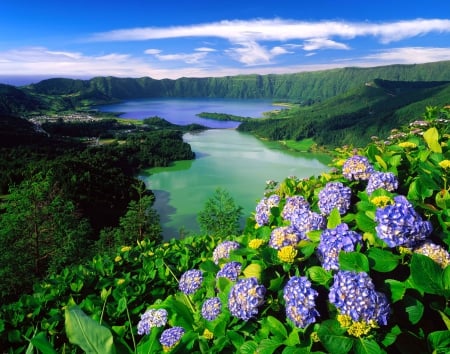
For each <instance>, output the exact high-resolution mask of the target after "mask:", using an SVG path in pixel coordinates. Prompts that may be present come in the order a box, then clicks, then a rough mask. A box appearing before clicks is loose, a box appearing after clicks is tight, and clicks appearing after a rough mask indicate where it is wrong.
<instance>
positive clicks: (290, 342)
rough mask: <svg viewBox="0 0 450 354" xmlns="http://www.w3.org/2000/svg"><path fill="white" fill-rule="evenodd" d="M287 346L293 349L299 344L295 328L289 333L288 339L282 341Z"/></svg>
mask: <svg viewBox="0 0 450 354" xmlns="http://www.w3.org/2000/svg"><path fill="white" fill-rule="evenodd" d="M284 344H286V345H287V346H290V347H293V346H295V345H297V344H300V338H299V336H298V329H297V328H296V327H295V328H294V329H293V330H292V332H291V333H289V336H288V338H287V339H286V340H285V341H284Z"/></svg>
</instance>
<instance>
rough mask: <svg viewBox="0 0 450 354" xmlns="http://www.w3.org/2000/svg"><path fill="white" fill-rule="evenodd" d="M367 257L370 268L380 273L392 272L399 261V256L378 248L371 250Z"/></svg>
mask: <svg viewBox="0 0 450 354" xmlns="http://www.w3.org/2000/svg"><path fill="white" fill-rule="evenodd" d="M367 256H368V257H369V265H370V268H372V269H373V270H376V271H377V272H382V273H386V272H391V271H393V270H394V269H395V268H396V267H397V265H398V263H399V260H400V257H399V256H396V255H395V254H393V253H392V252H390V251H386V250H382V249H380V248H371V249H370V250H369V251H368V254H367Z"/></svg>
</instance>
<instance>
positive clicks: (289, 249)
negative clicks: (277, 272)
mask: <svg viewBox="0 0 450 354" xmlns="http://www.w3.org/2000/svg"><path fill="white" fill-rule="evenodd" d="M277 255H278V259H279V260H280V261H282V262H286V263H293V262H294V259H295V256H297V250H296V249H295V248H294V247H293V246H285V247H283V248H281V249H280V250H279V251H278V254H277Z"/></svg>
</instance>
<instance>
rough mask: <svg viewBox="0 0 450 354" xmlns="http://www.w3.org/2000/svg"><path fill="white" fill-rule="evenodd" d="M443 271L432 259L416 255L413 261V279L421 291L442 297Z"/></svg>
mask: <svg viewBox="0 0 450 354" xmlns="http://www.w3.org/2000/svg"><path fill="white" fill-rule="evenodd" d="M442 273H443V271H442V269H441V267H440V266H439V265H438V264H437V263H436V262H435V261H433V260H432V259H431V258H429V257H427V256H424V255H421V254H417V253H414V254H413V256H412V259H411V277H412V280H413V282H414V284H415V285H416V286H417V288H418V290H419V291H423V292H426V293H429V294H437V295H440V294H442V293H443V292H444V287H443V284H442Z"/></svg>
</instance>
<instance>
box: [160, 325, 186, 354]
mask: <svg viewBox="0 0 450 354" xmlns="http://www.w3.org/2000/svg"><path fill="white" fill-rule="evenodd" d="M183 334H184V328H183V327H172V328H168V329H166V330H164V331H163V332H162V333H161V338H159V342H160V343H161V345H162V346H163V350H164V352H168V351H170V350H171V349H172V348H173V347H174V346H176V345H177V344H178V342H179V341H180V340H181V337H183Z"/></svg>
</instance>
